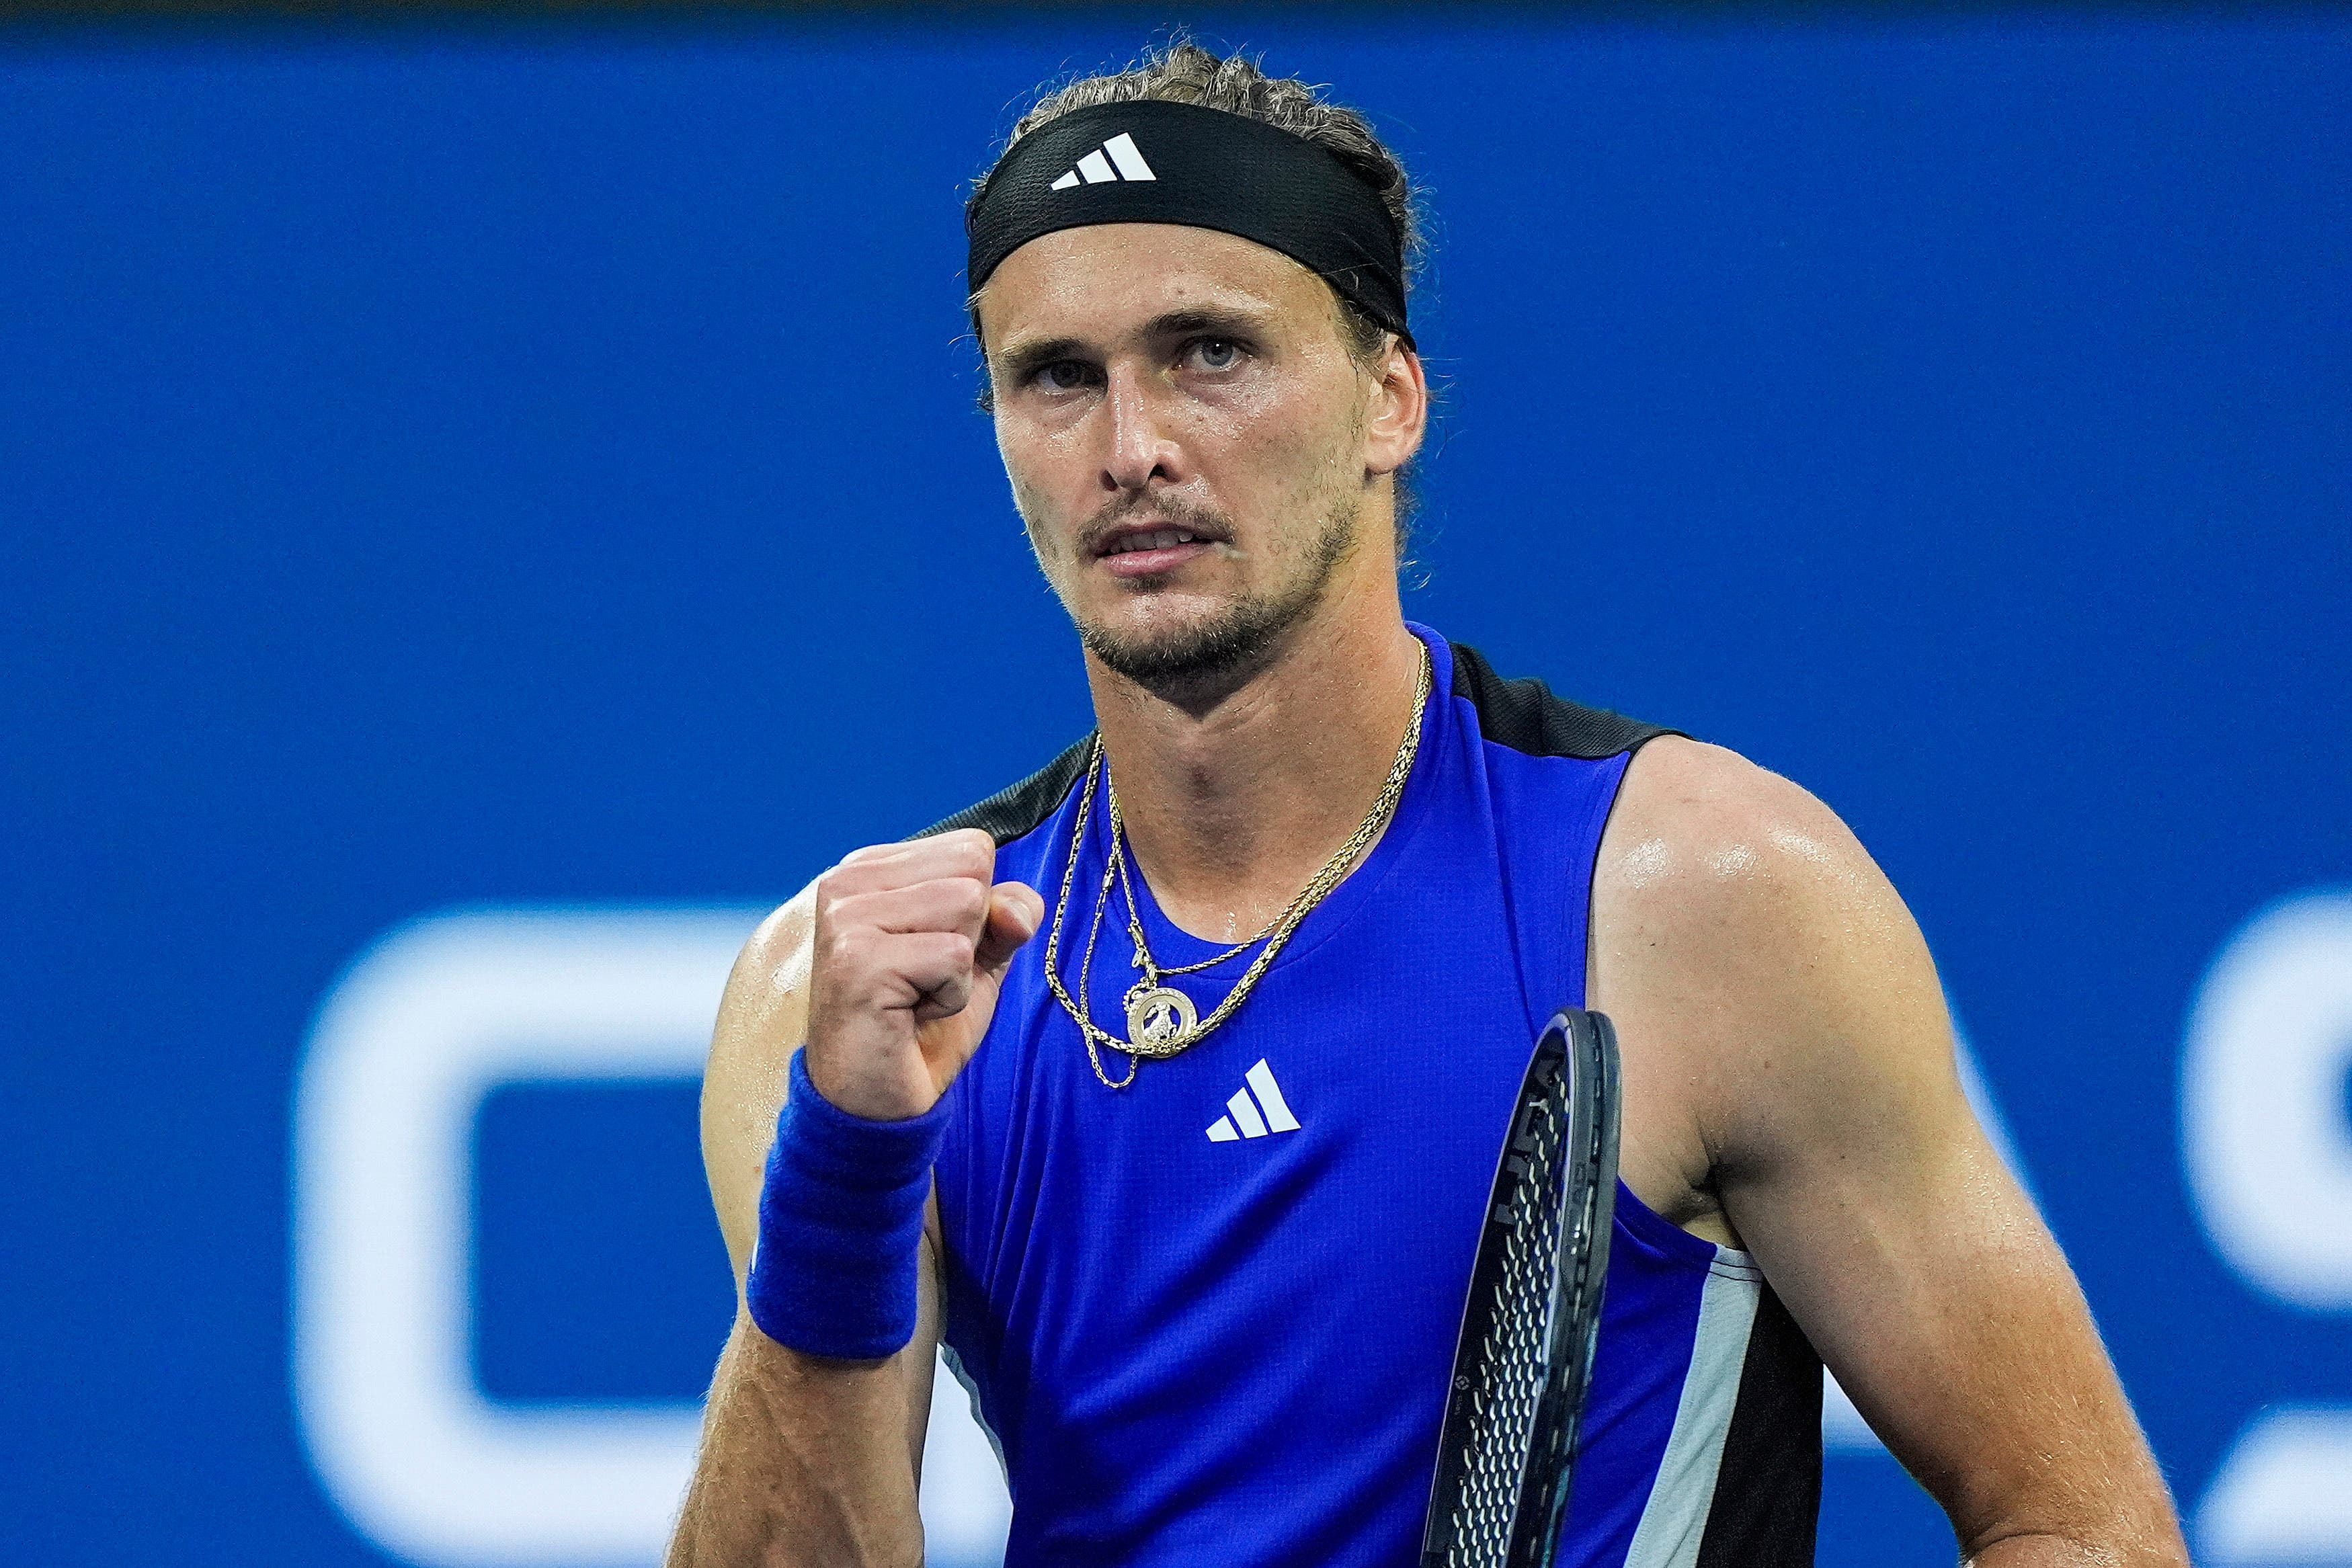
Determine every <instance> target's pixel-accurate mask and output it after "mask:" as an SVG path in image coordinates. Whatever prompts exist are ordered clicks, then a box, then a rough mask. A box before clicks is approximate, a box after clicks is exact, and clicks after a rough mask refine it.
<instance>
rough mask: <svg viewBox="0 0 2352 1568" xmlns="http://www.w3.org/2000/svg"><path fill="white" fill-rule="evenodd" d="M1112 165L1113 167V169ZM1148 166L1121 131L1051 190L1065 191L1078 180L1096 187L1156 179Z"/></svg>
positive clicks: (1129, 138) (1083, 160)
mask: <svg viewBox="0 0 2352 1568" xmlns="http://www.w3.org/2000/svg"><path fill="white" fill-rule="evenodd" d="M1113 165H1117V167H1116V168H1114V167H1113ZM1159 177H1160V176H1159V175H1157V174H1154V173H1153V172H1151V165H1150V164H1149V163H1147V162H1144V161H1143V154H1142V153H1141V152H1138V151H1136V146H1135V138H1134V137H1132V136H1129V134H1128V133H1127V132H1126V131H1120V132H1119V133H1118V135H1116V136H1114V137H1112V138H1111V139H1110V140H1109V141H1106V142H1104V143H1103V144H1102V145H1101V146H1099V147H1097V148H1096V149H1095V150H1094V151H1093V152H1089V153H1087V155H1086V156H1085V157H1083V158H1081V159H1079V160H1078V166H1077V167H1076V168H1075V169H1073V170H1071V171H1070V172H1068V173H1066V174H1064V175H1063V176H1062V177H1061V178H1060V179H1058V180H1056V181H1055V182H1054V183H1053V185H1052V187H1051V189H1054V190H1056V191H1066V190H1068V189H1069V188H1070V187H1071V186H1073V185H1076V183H1078V182H1080V181H1081V180H1083V181H1085V182H1086V183H1087V184H1089V185H1099V184H1102V183H1104V182H1105V181H1108V180H1156V179H1158V178H1159Z"/></svg>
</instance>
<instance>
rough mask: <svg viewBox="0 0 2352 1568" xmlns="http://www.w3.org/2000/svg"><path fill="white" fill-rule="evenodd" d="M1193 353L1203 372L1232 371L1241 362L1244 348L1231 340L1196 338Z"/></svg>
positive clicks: (1193, 342)
mask: <svg viewBox="0 0 2352 1568" xmlns="http://www.w3.org/2000/svg"><path fill="white" fill-rule="evenodd" d="M1192 353H1193V355H1194V356H1195V357H1196V358H1197V359H1198V360H1199V361H1200V362H1201V368H1202V369H1203V370H1210V371H1230V370H1232V369H1233V368H1234V366H1235V365H1237V364H1239V363H1240V362H1241V357H1242V346H1241V345H1240V344H1239V343H1236V342H1234V340H1232V339H1231V338H1196V339H1194V340H1193V341H1192Z"/></svg>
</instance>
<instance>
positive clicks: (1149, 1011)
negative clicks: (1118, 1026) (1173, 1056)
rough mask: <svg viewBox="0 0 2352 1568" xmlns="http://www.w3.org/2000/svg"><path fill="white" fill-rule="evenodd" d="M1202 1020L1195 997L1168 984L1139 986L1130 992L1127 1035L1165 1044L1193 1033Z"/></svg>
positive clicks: (1138, 1040)
mask: <svg viewBox="0 0 2352 1568" xmlns="http://www.w3.org/2000/svg"><path fill="white" fill-rule="evenodd" d="M1200 1021H1201V1016H1200V1014H1198V1013H1196V1012H1194V1011H1193V1010H1192V998H1190V997H1188V996H1186V995H1185V994H1184V993H1183V992H1181V991H1179V990H1173V989H1171V988H1169V987H1166V986H1151V987H1143V986H1138V987H1137V988H1135V989H1134V990H1131V991H1129V993H1128V994H1127V1038H1128V1039H1129V1040H1134V1041H1136V1042H1137V1043H1138V1044H1141V1045H1165V1044H1168V1043H1170V1042H1171V1041H1173V1040H1181V1039H1182V1038H1183V1037H1184V1036H1186V1035H1188V1034H1191V1033H1192V1030H1193V1028H1194V1026H1196V1025H1197V1024H1199V1022H1200Z"/></svg>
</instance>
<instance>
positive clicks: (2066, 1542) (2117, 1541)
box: [1961, 1528, 2189, 1568]
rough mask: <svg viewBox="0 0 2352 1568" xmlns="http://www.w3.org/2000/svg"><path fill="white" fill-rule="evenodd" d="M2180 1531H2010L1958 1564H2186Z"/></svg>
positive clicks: (2180, 1567)
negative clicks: (2086, 1536)
mask: <svg viewBox="0 0 2352 1568" xmlns="http://www.w3.org/2000/svg"><path fill="white" fill-rule="evenodd" d="M2188 1563H2189V1554H2188V1552H2187V1551H2186V1550H2185V1549H2183V1547H2182V1546H2181V1543H2180V1537H2179V1533H2178V1532H2177V1531H2172V1530H2171V1529H2169V1528H2166V1529H2164V1530H2162V1531H2156V1530H2147V1531H2132V1532H2131V1538H2130V1539H2124V1538H2121V1537H2116V1538H2110V1539H2107V1540H2104V1541H2086V1540H2074V1539H2071V1538H2069V1537H2066V1536H2062V1535H2011V1536H2009V1537H2006V1538H2005V1539H2003V1540H2000V1541H1997V1542H1993V1543H1992V1544H1991V1545H1989V1546H1987V1547H1985V1548H1984V1549H1983V1550H1981V1551H1979V1552H1970V1553H1969V1555H1968V1556H1966V1557H1964V1558H1962V1559H1961V1568H2188Z"/></svg>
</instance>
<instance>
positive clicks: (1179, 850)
mask: <svg viewBox="0 0 2352 1568" xmlns="http://www.w3.org/2000/svg"><path fill="white" fill-rule="evenodd" d="M1383 586H1384V588H1385V592H1381V591H1369V592H1361V593H1349V594H1344V595H1341V596H1338V597H1335V598H1334V599H1332V600H1327V601H1325V602H1324V603H1323V604H1322V605H1320V606H1318V608H1317V609H1316V610H1315V611H1314V612H1310V613H1309V614H1308V615H1307V617H1306V618H1305V619H1304V620H1303V621H1302V622H1300V623H1299V624H1298V625H1297V626H1296V627H1295V628H1293V629H1292V630H1291V632H1289V633H1288V634H1286V636H1285V638H1284V639H1283V641H1282V643H1280V645H1279V646H1278V647H1277V648H1276V651H1275V653H1274V656H1273V657H1272V658H1271V659H1269V660H1268V661H1266V662H1265V664H1264V665H1263V666H1262V667H1261V668H1259V669H1257V670H1256V671H1255V672H1254V673H1253V674H1250V675H1249V677H1248V678H1247V679H1246V680H1244V681H1243V682H1241V683H1239V684H1238V685H1235V686H1234V688H1233V689H1232V690H1231V691H1229V692H1225V693H1223V694H1221V695H1218V696H1216V697H1215V698H1214V699H1213V700H1207V701H1199V702H1182V701H1171V700H1169V699H1168V698H1167V697H1165V696H1162V695H1154V694H1153V693H1151V692H1149V691H1146V690H1145V689H1143V688H1142V687H1140V686H1139V685H1135V684H1134V683H1132V682H1130V681H1127V680H1124V679H1122V678H1121V677H1119V676H1118V675H1116V674H1112V673H1111V672H1110V671H1109V670H1108V669H1106V668H1104V667H1103V666H1102V665H1101V664H1098V663H1097V661H1095V660H1094V659H1093V658H1092V657H1091V656H1089V657H1088V659H1087V678H1088V680H1089V682H1090V684H1091V685H1092V686H1093V688H1094V699H1095V712H1096V716H1097V720H1098V722H1099V723H1100V725H1101V727H1102V737H1103V749H1104V752H1105V755H1106V756H1107V757H1108V760H1109V764H1110V770H1111V777H1112V779H1113V780H1114V781H1115V782H1116V784H1117V785H1118V798H1119V807H1120V810H1122V812H1123V813H1124V814H1125V816H1126V819H1127V833H1128V842H1129V846H1130V847H1131V849H1132V851H1133V854H1134V858H1135V862H1136V868H1137V869H1138V870H1139V871H1141V872H1142V873H1144V874H1145V875H1146V876H1147V877H1148V878H1149V879H1150V883H1151V888H1152V892H1153V893H1154V894H1156V895H1157V897H1158V898H1159V901H1160V907H1161V908H1162V909H1163V910H1165V911H1166V912H1167V914H1168V916H1169V918H1170V919H1171V920H1173V921H1174V922H1175V923H1176V924H1177V925H1179V926H1181V927H1182V928H1183V929H1184V930H1186V931H1189V932H1192V934H1193V935H1195V936H1202V937H1204V938H1207V939H1208V940H1211V941H1217V942H1237V941H1240V940H1241V939H1242V938H1243V937H1244V936H1249V935H1250V934H1251V933H1253V932H1255V931H1256V930H1257V929H1258V928H1259V927H1260V926H1262V925H1265V923H1266V922H1267V921H1268V920H1270V919H1272V918H1273V917H1274V915H1276V914H1277V913H1278V912H1279V911H1280V910H1281V909H1282V907H1283V906H1284V905H1285V904H1288V903H1289V902H1290V900H1291V898H1292V897H1293V896H1294V895H1296V894H1297V892H1298V891H1299V889H1300V888H1301V887H1303V886H1305V885H1306V883H1307V879H1308V878H1309V877H1311V876H1313V875H1314V874H1315V873H1316V871H1317V870H1318V868H1319V867H1321V865H1322V864H1323V862H1325V861H1327V860H1328V859H1329V858H1330V856H1331V855H1332V853H1333V852H1335V851H1337V850H1338V849H1339V847H1340V846H1341V845H1342V844H1343V843H1345V842H1346V841H1347V840H1348V838H1349V835H1350V834H1351V833H1353V832H1354V831H1356V829H1357V827H1358V826H1359V825H1360V824H1361V822H1362V821H1363V820H1364V817H1365V815H1366V813H1368V812H1369V811H1370V810H1371V809H1372V805H1373V803H1374V802H1375V801H1376V800H1378V799H1379V797H1380V792H1381V784H1382V783H1383V782H1384V781H1385V780H1386V779H1387V778H1388V775H1389V769H1390V768H1391V765H1392V764H1393V763H1394V761H1395V759H1396V753H1397V747H1398V745H1399V744H1400V743H1401V742H1402V740H1403V738H1404V734H1405V729H1406V727H1407V725H1408V723H1409V722H1410V720H1411V718H1412V701H1413V695H1414V693H1415V691H1416V690H1417V689H1418V687H1419V685H1420V679H1421V657H1422V653H1421V644H1420V643H1419V642H1418V641H1417V640H1416V639H1415V638H1414V637H1413V635H1412V632H1408V631H1407V630H1405V625H1404V616H1403V612H1402V607H1401V606H1400V604H1399V603H1398V601H1397V597H1396V587H1395V581H1394V579H1393V577H1391V578H1389V579H1388V580H1386V582H1385V584H1384V585H1383ZM1351 600H1352V601H1357V602H1352V603H1351V602H1349V601H1351Z"/></svg>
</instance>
